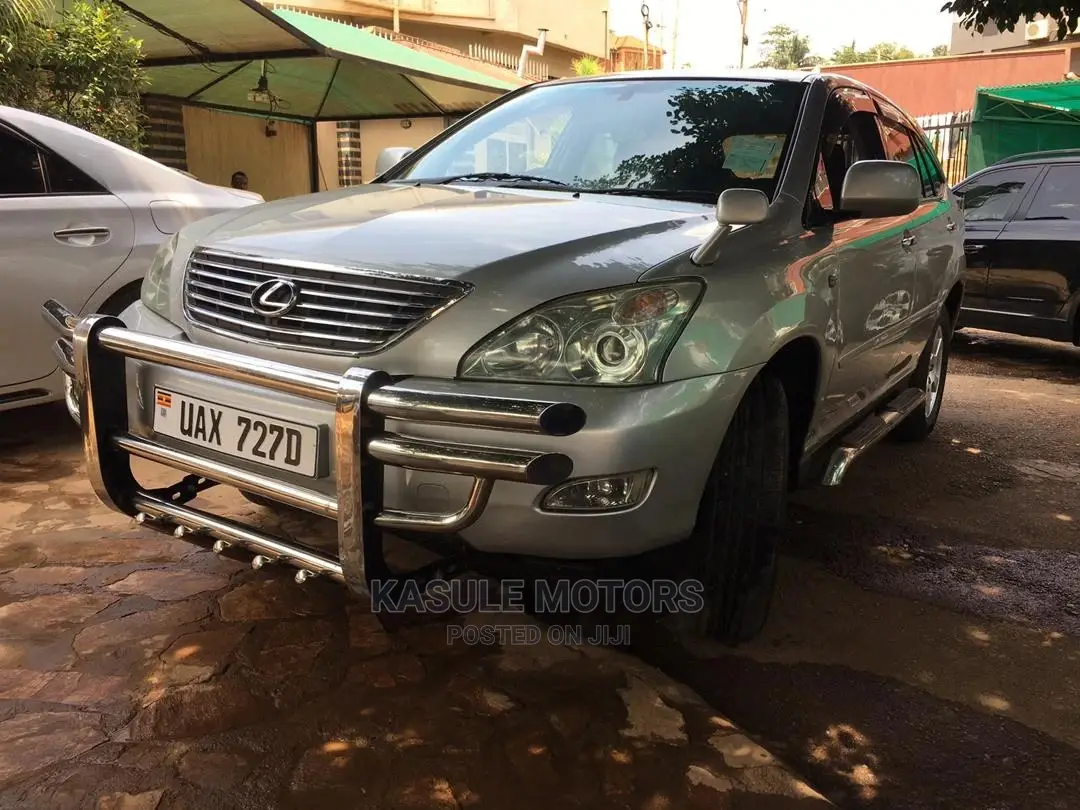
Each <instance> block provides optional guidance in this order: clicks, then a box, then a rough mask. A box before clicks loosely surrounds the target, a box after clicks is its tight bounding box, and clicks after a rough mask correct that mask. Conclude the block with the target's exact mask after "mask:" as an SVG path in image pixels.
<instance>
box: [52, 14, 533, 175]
mask: <svg viewBox="0 0 1080 810" xmlns="http://www.w3.org/2000/svg"><path fill="white" fill-rule="evenodd" d="M68 2H70V0H55V3H56V7H57V9H63V7H64V6H65V5H66V4H67V3H68ZM113 2H114V3H115V5H117V6H119V7H120V8H121V9H122V10H123V11H124V13H125V15H126V18H127V24H128V30H129V31H130V33H131V35H132V36H133V37H135V38H136V39H139V40H142V43H143V47H142V51H143V66H144V68H145V70H146V74H147V78H148V80H149V86H148V88H147V95H150V96H163V97H167V98H171V99H175V100H179V101H181V102H183V103H185V104H191V105H195V106H200V107H210V108H212V109H217V110H224V111H227V112H234V113H241V114H245V115H257V116H260V117H264V118H278V119H283V120H289V121H296V122H300V123H305V124H308V129H309V147H310V153H311V188H312V191H317V190H318V188H319V183H318V148H317V144H316V136H315V123H316V122H318V121H335V120H337V121H340V120H345V121H355V120H373V119H385V118H404V117H408V118H420V117H425V116H428V117H440V116H456V115H462V114H464V113H469V112H472V111H473V110H476V109H478V108H479V107H482V106H483V105H484V104H487V103H488V102H490V101H493V100H495V99H496V98H498V97H499V96H501V95H503V94H504V93H506V92H508V91H510V90H514V89H517V88H518V87H521V86H523V85H525V84H528V82H527V81H526V80H524V79H519V78H518V77H516V76H514V75H513V74H511V73H509V72H507V74H506V77H505V78H498V77H496V76H489V75H486V74H485V73H482V72H480V71H478V70H472V69H470V68H468V67H465V66H462V65H458V64H454V63H453V62H450V61H447V60H446V59H441V58H439V57H437V56H434V55H432V54H429V53H425V52H423V51H418V50H414V49H413V48H410V47H406V46H404V45H399V44H397V43H395V42H391V41H389V40H387V39H384V38H383V37H380V36H378V35H376V34H373V33H371V32H370V31H365V30H363V29H360V28H357V27H356V26H353V25H348V24H346V23H341V22H337V21H335V20H329V19H325V18H322V17H315V16H312V15H310V14H305V13H301V12H297V11H287V10H277V11H274V10H271V9H268V8H266V7H265V6H263V5H262V4H261V3H259V2H257V0H113Z"/></svg>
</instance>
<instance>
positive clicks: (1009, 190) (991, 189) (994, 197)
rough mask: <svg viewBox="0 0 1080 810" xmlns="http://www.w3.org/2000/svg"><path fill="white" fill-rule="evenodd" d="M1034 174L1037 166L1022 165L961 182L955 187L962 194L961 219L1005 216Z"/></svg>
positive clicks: (988, 219) (979, 219) (992, 219)
mask: <svg viewBox="0 0 1080 810" xmlns="http://www.w3.org/2000/svg"><path fill="white" fill-rule="evenodd" d="M1038 176H1039V169H1038V168H1037V167H1035V166H1025V167H1022V168H1016V169H1000V170H998V171H996V172H988V173H987V174H984V175H983V176H982V177H980V178H978V179H977V180H974V181H971V182H969V183H966V184H964V185H963V186H961V187H960V188H959V189H958V191H959V192H960V193H961V194H962V195H963V198H964V219H966V220H967V221H969V222H987V221H999V220H1004V219H1008V218H1009V216H1010V215H1011V214H1012V212H1013V211H1014V210H1015V209H1016V206H1017V205H1019V204H1020V200H1021V199H1023V196H1024V192H1026V191H1027V189H1028V187H1029V186H1030V185H1031V183H1033V182H1034V181H1035V178H1036V177H1038Z"/></svg>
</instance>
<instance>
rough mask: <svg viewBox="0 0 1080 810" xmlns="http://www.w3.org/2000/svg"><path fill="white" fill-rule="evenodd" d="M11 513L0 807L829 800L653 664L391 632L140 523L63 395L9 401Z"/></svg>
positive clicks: (331, 589) (2, 535) (761, 804)
mask: <svg viewBox="0 0 1080 810" xmlns="http://www.w3.org/2000/svg"><path fill="white" fill-rule="evenodd" d="M141 471H142V472H143V473H144V474H145V475H146V476H147V477H148V478H151V479H156V481H155V483H165V482H166V480H167V477H163V476H162V475H161V472H162V471H161V470H160V468H159V469H150V468H141ZM206 500H207V501H208V502H210V503H215V504H216V507H217V508H218V509H219V510H220V511H223V512H227V513H230V514H233V515H237V514H240V513H243V514H246V515H248V516H250V517H252V518H253V519H256V520H259V521H267V520H273V518H272V517H270V516H268V515H267V514H266V513H265V512H264V511H263V510H260V509H258V508H257V507H253V506H251V505H249V504H247V503H246V502H244V501H242V500H239V499H238V498H236V497H235V496H233V497H230V496H229V494H228V493H225V494H222V495H219V494H217V493H216V491H215V492H214V493H208V497H207V498H206ZM0 527H3V528H0V810H6V808H19V809H20V810H25V809H27V808H49V810H52V809H53V808H56V810H67V809H68V808H72V809H74V808H95V810H180V808H319V807H334V806H337V807H349V808H379V810H392V809H393V808H504V807H515V808H528V807H543V808H549V807H553V806H555V807H583V808H603V807H612V808H639V809H640V810H667V809H668V808H683V807H687V808H693V807H709V808H778V810H779V809H781V808H793V809H794V808H797V809H798V810H804V808H805V809H807V810H808V809H809V808H811V807H819V806H825V805H826V802H825V801H824V800H823V799H822V798H821V797H820V796H819V795H818V794H816V793H815V792H814V791H813V790H811V789H810V788H809V787H808V786H807V785H806V784H804V783H803V782H801V781H800V780H799V779H797V778H796V777H794V776H792V775H790V773H789V772H788V771H787V770H785V769H784V768H783V767H782V766H781V765H780V764H779V763H778V762H777V761H775V760H774V759H773V757H772V756H771V755H770V754H769V753H767V752H766V751H765V750H764V749H762V748H760V747H758V746H757V745H755V744H754V743H752V742H751V741H750V740H749V739H748V738H747V737H746V736H744V735H743V734H742V733H741V732H740V731H739V730H738V729H737V728H735V727H734V726H733V725H732V724H731V723H730V722H729V721H727V720H726V719H725V718H723V717H721V716H719V715H717V714H716V713H715V712H714V711H712V710H711V709H710V708H709V707H708V706H707V705H706V704H704V703H703V702H702V701H701V699H700V698H698V697H697V696H696V695H695V694H694V693H693V692H691V691H690V690H689V689H687V688H686V687H683V686H681V685H680V684H678V683H676V682H674V681H672V680H670V679H668V678H666V677H665V676H663V675H661V674H660V673H659V672H658V671H657V670H655V669H652V668H650V667H648V666H645V665H644V664H642V663H640V662H639V661H637V660H636V659H633V658H630V657H628V656H626V655H623V654H620V653H617V652H615V651H613V650H610V649H603V648H598V647H585V648H571V647H563V646H553V645H548V644H541V645H537V646H520V645H518V646H512V645H508V646H504V647H499V646H486V647H481V646H472V647H470V646H464V645H462V644H460V643H458V644H456V645H452V646H450V645H448V644H447V629H446V628H447V623H445V622H443V623H437V624H428V625H426V626H419V627H412V628H408V629H405V630H402V631H401V632H399V633H397V634H395V635H394V636H390V635H387V634H386V633H385V632H384V631H383V629H382V628H381V627H380V626H379V624H378V623H377V622H376V621H375V620H374V618H373V617H372V616H371V615H370V614H369V613H367V612H366V610H365V606H364V605H363V604H360V603H358V602H355V601H353V600H350V599H349V598H347V597H346V596H345V594H344V591H343V589H341V588H339V587H337V586H335V585H333V584H332V583H321V582H313V583H310V584H308V585H307V586H305V587H304V588H300V587H298V586H296V585H295V584H293V582H292V580H291V577H290V576H289V575H288V574H287V573H285V572H273V571H263V572H258V573H256V572H253V571H251V570H250V569H249V568H248V567H247V566H246V565H243V564H241V563H238V562H231V561H228V560H222V559H219V558H217V557H215V556H214V555H213V554H211V553H207V552H204V551H201V550H200V549H198V548H196V547H194V546H191V545H188V544H187V543H185V542H182V541H178V540H173V539H171V538H169V537H166V536H163V535H160V534H155V533H152V532H150V531H148V530H145V529H142V528H138V527H135V526H134V525H133V524H132V523H131V522H130V521H129V520H128V519H126V518H124V517H123V516H120V515H117V514H114V513H111V512H109V511H107V510H106V509H105V508H104V507H102V506H101V505H100V504H99V503H98V502H97V501H96V499H95V498H94V496H93V494H92V492H91V490H90V487H89V484H88V483H87V481H86V480H85V477H84V471H83V466H82V463H81V454H80V448H79V446H78V440H77V436H76V435H75V433H74V430H73V428H72V427H71V426H70V424H69V422H68V421H67V417H66V414H64V413H63V411H62V410H61V409H59V408H56V409H54V408H45V409H37V410H35V411H33V412H23V413H16V414H0ZM289 528H290V527H289V526H288V525H286V526H285V529H289ZM487 620H488V621H490V620H491V617H488V619H487ZM519 620H520V619H519ZM460 621H462V622H465V623H470V624H477V623H482V621H483V620H482V619H480V618H479V617H475V616H473V617H466V618H464V619H461V620H460ZM498 621H499V622H500V623H506V622H509V621H514V619H513V618H509V617H499V618H498Z"/></svg>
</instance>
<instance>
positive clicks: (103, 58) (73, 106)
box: [0, 0, 144, 149]
mask: <svg viewBox="0 0 1080 810" xmlns="http://www.w3.org/2000/svg"><path fill="white" fill-rule="evenodd" d="M34 2H36V0H0V7H3V8H5V9H6V10H5V12H4V13H3V14H0V104H5V105H10V106H16V107H22V108H24V109H28V110H31V111H33V112H38V113H42V114H44V115H49V116H52V117H53V118H58V119H60V120H61V121H66V122H67V123H69V124H74V125H75V126H78V127H82V128H83V129H86V130H89V131H90V132H93V133H95V134H97V135H100V136H102V137H103V138H108V139H109V140H112V141H115V142H116V143H119V144H122V145H123V146H127V147H129V148H132V149H137V148H138V147H139V146H140V144H141V141H142V111H141V104H140V98H139V91H140V90H141V89H142V86H143V83H144V76H143V73H142V70H141V68H140V66H139V60H140V56H141V48H142V44H141V43H140V42H139V41H138V40H136V39H132V38H131V37H130V36H129V35H128V34H127V32H126V31H125V29H124V24H123V15H122V12H121V11H120V10H119V9H118V8H117V7H116V6H114V5H112V4H111V3H109V2H107V0H100V2H91V1H90V0H77V2H75V3H74V4H73V5H71V6H70V7H69V8H68V9H66V10H65V11H63V12H62V13H60V14H59V15H58V16H57V18H56V19H55V20H54V21H52V22H51V23H46V22H45V20H44V17H43V16H38V17H36V18H35V17H34V14H40V6H38V7H37V9H38V11H36V12H35V11H33V9H34V8H35V7H34V6H33V3H34ZM16 6H22V9H16V8H15V7H16ZM25 9H31V13H30V15H29V16H27V14H25V13H24V12H25Z"/></svg>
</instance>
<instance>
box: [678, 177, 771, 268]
mask: <svg viewBox="0 0 1080 810" xmlns="http://www.w3.org/2000/svg"><path fill="white" fill-rule="evenodd" d="M768 217H769V198H768V197H767V196H766V195H765V192H763V191H758V190H757V189H754V188H729V189H728V190H727V191H724V192H721V194H720V199H718V200H717V201H716V230H714V231H713V232H712V233H711V234H710V235H709V237H708V238H707V239H706V240H705V241H704V242H702V243H701V246H700V247H699V248H698V249H697V250H695V251H694V252H693V253H692V254H691V255H690V261H692V262H693V263H694V264H696V265H697V266H698V267H704V266H706V265H710V264H712V263H713V262H715V261H716V259H717V258H718V257H719V255H720V247H721V245H722V244H723V242H724V239H726V238H727V235H728V234H729V233H731V231H732V230H733V229H734V228H735V226H736V225H757V224H758V223H759V222H764V221H765V220H766V219H768Z"/></svg>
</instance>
